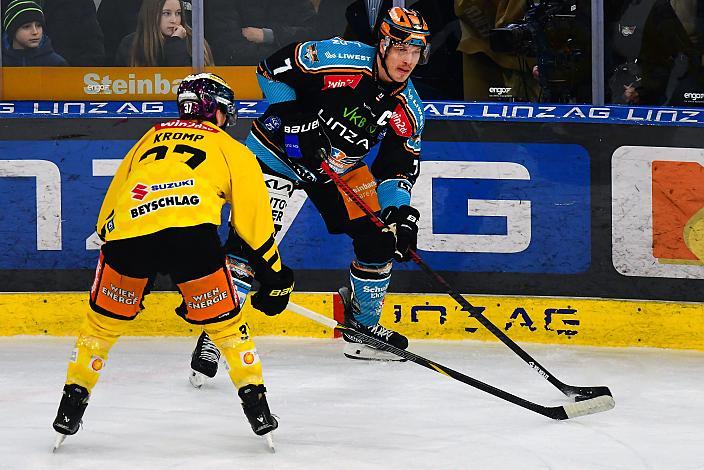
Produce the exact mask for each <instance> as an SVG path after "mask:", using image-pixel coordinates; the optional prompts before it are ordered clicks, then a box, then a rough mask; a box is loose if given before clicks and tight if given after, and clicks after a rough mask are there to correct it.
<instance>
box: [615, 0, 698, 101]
mask: <svg viewBox="0 0 704 470" xmlns="http://www.w3.org/2000/svg"><path fill="white" fill-rule="evenodd" d="M604 14H605V23H606V24H605V36H606V47H605V49H606V51H607V54H606V61H605V62H606V64H605V68H606V76H607V86H606V95H607V102H609V103H616V104H641V105H663V104H669V105H682V104H686V103H685V102H684V101H685V100H684V93H685V92H686V91H692V92H701V89H702V85H703V84H704V83H702V80H701V63H700V62H701V57H700V56H699V54H698V52H697V50H696V48H695V47H694V46H693V44H692V42H691V41H690V39H689V37H688V35H687V32H686V30H685V29H684V26H682V22H681V21H680V20H679V18H678V17H677V14H676V13H675V11H674V10H673V8H672V6H671V5H670V2H669V1H668V0H614V1H611V2H607V3H605V11H604ZM609 52H610V53H609ZM688 87H691V88H690V89H688V90H687V88H688ZM699 104H701V103H699Z"/></svg>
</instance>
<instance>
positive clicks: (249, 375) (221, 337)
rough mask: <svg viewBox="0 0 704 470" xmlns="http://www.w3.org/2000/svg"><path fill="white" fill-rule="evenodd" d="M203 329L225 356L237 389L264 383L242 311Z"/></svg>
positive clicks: (257, 355) (255, 350) (254, 347)
mask: <svg viewBox="0 0 704 470" xmlns="http://www.w3.org/2000/svg"><path fill="white" fill-rule="evenodd" d="M205 331H206V332H207V333H208V336H210V339H212V340H213V342H214V343H215V344H216V345H217V347H218V348H219V349H220V352H221V353H222V355H223V356H224V357H225V360H226V361H227V365H228V373H229V374H230V380H232V383H233V384H235V387H237V389H240V388H241V387H243V386H245V385H247V384H253V385H259V384H263V383H264V378H263V377H262V363H261V361H260V360H259V354H257V349H256V346H255V345H254V341H252V339H251V338H250V334H251V333H250V330H249V325H247V322H245V321H244V315H243V314H242V313H240V314H239V315H237V316H236V317H234V318H231V319H229V320H225V321H224V322H221V323H211V324H208V325H205Z"/></svg>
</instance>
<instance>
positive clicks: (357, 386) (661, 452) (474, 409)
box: [0, 337, 704, 470]
mask: <svg viewBox="0 0 704 470" xmlns="http://www.w3.org/2000/svg"><path fill="white" fill-rule="evenodd" d="M72 343H73V340H72V339H71V338H48V337H10V338H1V339H0V468H2V469H12V470H15V469H68V470H80V469H91V470H111V469H119V470H126V469H141V468H145V469H147V468H148V469H161V468H170V469H172V468H184V469H198V468H202V469H249V468H252V469H259V468H262V469H268V468H277V469H291V468H295V469H318V468H320V469H335V470H341V469H358V468H364V469H366V468H372V469H408V468H427V469H439V468H442V469H478V470H484V469H521V470H523V469H525V470H531V469H557V470H563V469H567V470H570V469H609V470H611V469H623V470H636V469H667V470H671V469H675V470H693V469H704V452H702V449H704V397H703V396H702V395H703V394H704V353H699V352H686V351H672V350H656V349H635V348H634V349H602V348H584V347H574V346H572V347H566V346H559V347H558V346H542V345H534V344H526V345H523V346H524V347H525V349H526V350H527V351H528V352H529V353H530V354H532V355H533V356H534V357H535V358H536V359H537V360H538V361H539V362H541V363H542V364H543V365H544V366H545V367H546V368H547V369H548V370H550V371H551V372H552V373H553V374H554V375H556V376H557V377H558V378H559V379H561V380H562V381H563V382H566V383H569V384H571V385H608V386H609V387H610V388H611V390H612V392H613V394H614V397H615V399H616V408H615V409H613V410H611V411H608V412H605V413H601V414H596V415H591V416H586V417H581V418H575V419H572V420H568V421H552V420H550V419H547V418H545V417H543V416H540V415H538V414H535V413H533V412H530V411H527V410H525V409H523V408H520V407H517V406H515V405H512V404H510V403H507V402H504V401H503V400H500V399H498V398H496V397H493V396H491V395H488V394H486V393H483V392H481V391H479V390H476V389H474V388H472V387H469V386H467V385H464V384H462V383H460V382H457V381H454V380H452V379H449V378H448V377H445V376H443V375H441V374H438V373H435V372H432V371H430V370H427V369H425V368H422V367H419V366H417V365H416V364H413V363H411V362H407V363H367V362H361V361H352V360H349V359H345V358H344V357H343V356H342V354H341V347H342V344H341V342H340V340H315V339H294V338H258V339H257V344H258V349H259V352H260V356H261V357H262V360H263V363H264V372H265V380H266V386H267V388H268V389H269V394H268V397H269V403H270V406H271V409H272V411H273V412H274V413H275V414H276V415H278V416H279V420H280V427H279V429H278V430H277V431H276V432H275V433H274V440H275V442H276V446H277V453H276V454H271V453H269V452H268V450H267V447H266V444H265V441H264V439H263V438H260V437H256V436H255V435H254V434H253V433H252V432H251V429H250V428H249V425H248V424H247V423H246V420H245V418H244V415H243V414H242V410H241V408H240V405H239V404H238V400H237V399H236V394H235V391H234V388H233V386H232V384H231V383H230V381H229V379H228V377H227V375H226V374H225V373H224V370H221V371H220V373H219V374H218V376H217V377H216V378H215V380H214V381H212V382H210V383H209V384H207V385H206V386H205V387H204V388H203V389H201V390H196V389H193V388H192V387H191V385H190V384H189V382H188V380H187V375H188V364H189V360H190V351H191V347H192V346H193V344H194V338H129V337H125V338H122V339H121V340H120V341H119V342H118V344H117V345H116V346H115V347H114V348H113V350H112V352H111V356H110V360H109V361H108V364H107V367H106V368H105V369H104V370H103V372H102V377H101V379H100V382H99V383H98V385H97V386H96V388H95V389H94V391H93V397H92V398H91V402H90V405H89V406H88V409H87V411H86V415H85V416H84V427H83V428H82V429H81V430H80V431H79V433H78V434H76V435H75V436H72V437H69V438H68V439H67V440H66V441H65V443H64V445H63V446H62V447H61V449H59V451H58V452H57V453H56V454H52V453H51V452H50V449H51V447H52V443H53V441H54V431H53V430H52V428H51V422H52V421H53V418H54V416H55V413H56V408H57V405H58V402H59V399H60V393H61V387H62V386H63V381H64V374H65V370H66V364H67V361H68V359H69V356H70V353H71V350H72V348H73V345H72ZM411 349H412V350H413V351H415V352H416V353H418V354H421V355H424V356H427V357H429V358H432V359H434V360H435V361H437V362H439V363H440V364H443V365H446V366H448V367H451V368H454V369H456V370H458V371H460V372H463V373H465V374H467V375H470V376H472V377H475V378H478V379H480V380H483V381H486V382H489V383H491V384H493V385H495V386H497V387H501V388H504V389H505V390H508V391H510V392H512V393H514V394H516V395H519V396H522V397H524V398H526V399H529V400H531V401H534V402H537V403H541V404H544V405H549V406H555V405H560V404H563V403H565V400H566V398H564V397H563V396H562V394H561V393H560V392H559V391H558V390H557V389H555V388H553V387H552V386H551V385H550V384H549V383H548V382H547V381H545V380H544V379H543V378H542V377H540V376H539V375H538V374H536V373H535V371H533V370H532V369H530V367H528V366H527V365H526V364H525V363H523V362H522V361H521V360H520V359H518V358H517V357H516V356H515V355H514V354H513V353H512V352H511V351H510V350H508V349H507V348H506V347H505V346H503V345H501V344H498V343H482V342H439V341H428V342H424V341H413V342H412V344H411Z"/></svg>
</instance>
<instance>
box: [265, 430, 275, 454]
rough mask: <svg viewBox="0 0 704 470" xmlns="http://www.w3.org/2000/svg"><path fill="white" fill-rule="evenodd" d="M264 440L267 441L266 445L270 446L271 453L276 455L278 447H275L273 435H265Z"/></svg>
mask: <svg viewBox="0 0 704 470" xmlns="http://www.w3.org/2000/svg"><path fill="white" fill-rule="evenodd" d="M264 438H265V439H266V445H268V446H269V451H270V452H271V453H272V454H275V453H276V447H274V438H273V437H271V433H266V434H264Z"/></svg>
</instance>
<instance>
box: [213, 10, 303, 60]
mask: <svg viewBox="0 0 704 470" xmlns="http://www.w3.org/2000/svg"><path fill="white" fill-rule="evenodd" d="M204 9H205V11H204V16H205V18H204V21H205V38H206V39H207V40H208V42H209V43H210V44H212V47H213V56H214V57H215V63H216V64H217V65H256V64H257V63H259V61H261V60H262V59H264V58H266V57H268V56H269V55H271V54H273V53H274V52H275V51H277V50H279V49H280V48H282V47H283V46H285V45H288V44H290V43H292V42H299V41H306V40H308V39H312V38H314V37H315V31H314V27H315V23H314V21H315V18H316V17H315V10H314V9H313V4H312V3H311V1H310V0H258V1H252V0H208V1H206V2H205V5H204Z"/></svg>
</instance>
